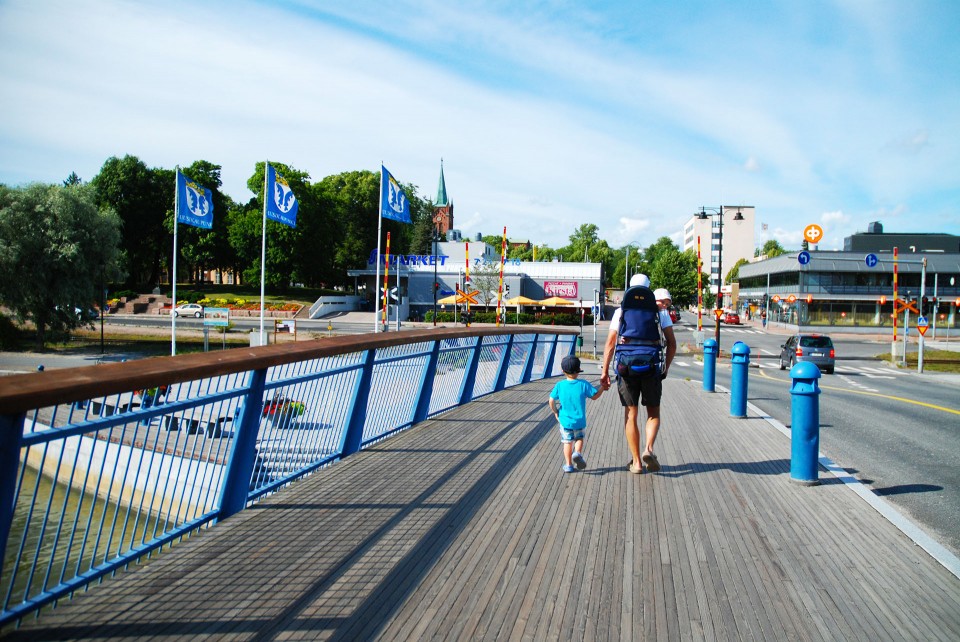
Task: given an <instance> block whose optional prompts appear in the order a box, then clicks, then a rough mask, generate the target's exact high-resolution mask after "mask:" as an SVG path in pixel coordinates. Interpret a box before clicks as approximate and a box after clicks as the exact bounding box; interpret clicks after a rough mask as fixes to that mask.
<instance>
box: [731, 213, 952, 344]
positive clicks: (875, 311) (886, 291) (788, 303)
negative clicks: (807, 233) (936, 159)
mask: <svg viewBox="0 0 960 642" xmlns="http://www.w3.org/2000/svg"><path fill="white" fill-rule="evenodd" d="M868 229H869V231H868V232H867V233H865V234H855V235H853V236H851V237H847V238H846V239H844V247H845V248H855V249H853V250H850V251H847V250H844V251H817V250H811V251H809V252H807V253H806V255H802V254H801V253H800V252H790V253H788V254H784V255H781V256H777V257H774V258H771V259H765V260H762V261H757V262H754V263H750V264H747V265H743V266H741V268H740V280H739V298H738V300H737V301H736V302H735V306H736V307H737V308H738V309H739V310H740V311H741V313H747V312H749V313H750V314H758V313H759V311H760V310H761V309H764V308H765V309H766V310H767V314H768V320H769V321H771V322H774V323H777V322H779V323H784V324H788V325H794V326H800V327H804V326H807V327H814V328H817V327H826V328H829V327H834V328H838V329H849V330H851V331H865V332H868V331H874V332H875V331H876V330H877V329H878V328H885V327H886V328H889V327H891V326H892V325H893V314H894V299H895V298H896V299H898V300H900V301H901V302H902V303H898V304H897V307H898V309H900V308H901V307H902V305H904V304H908V305H909V308H908V309H909V311H910V316H905V315H904V314H903V313H902V309H901V313H900V314H899V316H898V317H897V318H898V324H899V325H900V327H902V324H903V323H904V320H906V322H907V323H908V324H909V327H910V328H911V331H912V332H913V333H914V335H915V334H916V322H917V320H918V317H919V316H921V315H922V316H923V318H924V320H925V321H926V322H927V326H928V334H927V335H926V336H928V337H930V336H934V337H936V335H937V333H938V332H940V333H942V335H946V336H956V334H957V329H958V323H960V314H958V306H960V237H957V236H952V235H949V234H889V235H888V234H884V233H883V228H882V226H880V225H879V223H876V224H871V227H870V228H868ZM901 244H902V245H901ZM894 248H897V256H896V258H894V253H893V249H894ZM895 274H896V297H894V280H895V278H894V275H895ZM924 300H925V301H924Z"/></svg>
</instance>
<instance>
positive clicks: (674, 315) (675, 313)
mask: <svg viewBox="0 0 960 642" xmlns="http://www.w3.org/2000/svg"><path fill="white" fill-rule="evenodd" d="M670 320H671V321H673V322H674V323H676V322H677V321H679V320H680V310H678V309H676V308H675V307H673V306H670Z"/></svg>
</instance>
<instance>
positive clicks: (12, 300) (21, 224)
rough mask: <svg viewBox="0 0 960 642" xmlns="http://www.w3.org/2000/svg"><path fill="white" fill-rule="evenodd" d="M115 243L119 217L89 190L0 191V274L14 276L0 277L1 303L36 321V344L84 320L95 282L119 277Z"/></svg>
mask: <svg viewBox="0 0 960 642" xmlns="http://www.w3.org/2000/svg"><path fill="white" fill-rule="evenodd" d="M119 241H120V219H119V218H118V217H117V215H116V214H114V213H113V212H112V211H110V210H103V211H100V210H98V209H97V206H96V204H95V199H94V194H93V192H92V190H91V189H90V188H89V187H85V186H78V185H74V186H70V187H63V186H56V185H40V184H33V185H29V186H27V187H23V188H16V189H11V188H7V187H4V186H0V272H2V273H3V274H6V275H8V276H12V277H15V278H4V279H0V302H2V303H3V305H5V306H7V307H8V308H10V310H11V311H13V313H14V315H15V316H16V318H17V320H19V321H20V322H21V323H22V322H24V321H27V320H29V321H32V322H33V323H34V325H35V326H36V328H37V347H41V348H42V347H43V345H44V344H45V343H46V339H47V333H48V331H51V332H54V333H58V332H63V331H67V330H70V329H72V328H75V327H78V326H80V325H81V324H82V323H83V322H84V321H83V319H82V318H81V317H83V316H84V315H85V314H86V312H87V311H89V310H90V308H91V307H92V306H93V305H94V304H96V303H98V302H99V301H100V299H101V293H100V288H101V283H103V282H104V281H105V280H108V279H109V280H113V279H115V278H117V277H118V272H117V269H116V262H117V259H118V247H119ZM75 310H80V311H81V314H80V315H78V314H77V313H76V312H75Z"/></svg>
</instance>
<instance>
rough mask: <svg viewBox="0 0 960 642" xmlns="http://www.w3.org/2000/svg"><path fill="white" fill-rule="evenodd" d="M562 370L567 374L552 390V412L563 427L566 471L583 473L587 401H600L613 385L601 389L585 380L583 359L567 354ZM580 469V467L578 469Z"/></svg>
mask: <svg viewBox="0 0 960 642" xmlns="http://www.w3.org/2000/svg"><path fill="white" fill-rule="evenodd" d="M560 369H561V370H563V374H564V375H566V376H565V377H564V379H563V380H561V381H558V382H557V385H555V386H554V387H553V390H551V391H550V410H552V411H553V415H554V417H556V418H557V422H559V424H560V443H562V444H563V458H564V461H565V463H564V466H563V472H565V473H572V472H574V470H577V469H580V470H583V469H584V468H586V467H587V462H586V460H585V459H584V458H583V438H584V431H585V430H586V428H587V399H588V398H589V399H599V398H600V395H602V394H603V391H604V390H606V389H607V388H609V387H610V384H609V383H608V384H606V385H605V386H602V387H601V388H600V390H597V389H596V388H594V387H593V386H592V385H591V384H589V383H588V382H586V381H583V380H582V379H578V378H577V377H579V376H580V373H581V372H583V371H582V370H581V369H580V359H579V358H577V357H575V356H573V355H572V354H571V355H567V356H566V357H564V358H563V361H561V362H560ZM574 466H576V468H574Z"/></svg>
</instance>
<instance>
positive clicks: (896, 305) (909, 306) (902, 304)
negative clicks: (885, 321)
mask: <svg viewBox="0 0 960 642" xmlns="http://www.w3.org/2000/svg"><path fill="white" fill-rule="evenodd" d="M904 310H910V311H911V312H913V313H914V314H920V310H918V309H917V306H915V305H914V304H913V301H904V300H903V299H897V300H896V301H894V302H893V313H894V314H897V313H899V312H903V311H904Z"/></svg>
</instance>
